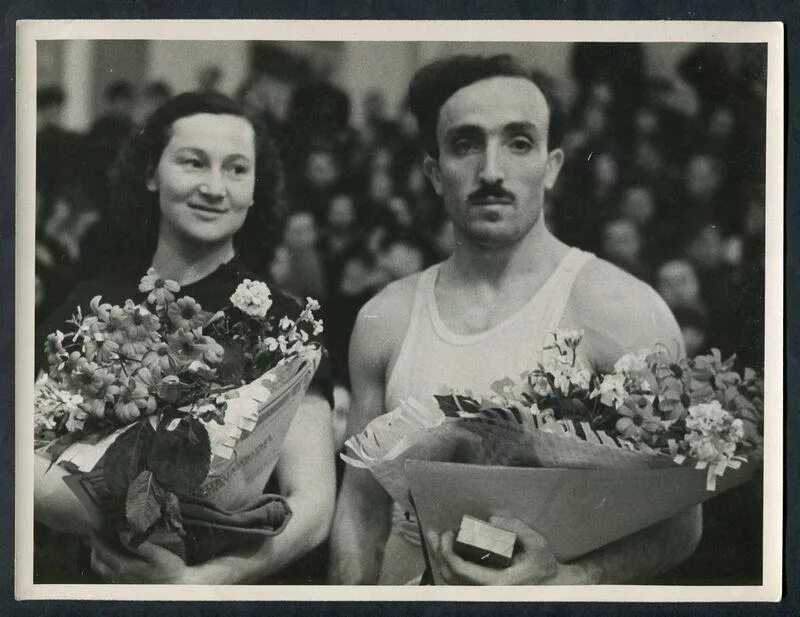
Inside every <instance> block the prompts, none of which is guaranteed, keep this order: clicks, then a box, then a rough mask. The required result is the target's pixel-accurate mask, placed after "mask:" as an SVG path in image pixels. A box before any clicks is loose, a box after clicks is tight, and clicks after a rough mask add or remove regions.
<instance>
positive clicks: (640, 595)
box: [15, 21, 784, 601]
mask: <svg viewBox="0 0 800 617" xmlns="http://www.w3.org/2000/svg"><path fill="white" fill-rule="evenodd" d="M337 23H338V25H337ZM376 24H377V22H353V23H349V24H346V25H345V24H344V23H343V22H326V23H323V22H241V23H236V22H229V21H228V22H185V23H180V22H169V23H156V22H91V21H77V22H69V23H67V22H57V21H50V22H47V21H42V22H38V23H37V22H35V21H29V22H20V23H19V24H18V27H17V33H18V34H17V36H18V38H17V46H18V47H17V50H18V66H17V82H18V91H17V110H18V117H17V169H18V189H17V205H16V214H17V300H16V302H17V316H18V322H17V334H16V340H17V371H16V379H17V385H16V388H17V400H16V405H17V409H16V447H17V449H16V457H17V459H16V460H17V465H16V468H17V471H16V474H17V475H16V491H17V493H16V494H17V498H16V522H15V527H16V554H17V561H16V594H17V597H18V598H39V599H44V598H70V599H73V598H75V599H78V598H87V599H89V598H104V599H140V598H141V599H144V598H146V599H170V598H175V597H178V596H176V595H175V594H180V597H182V598H186V599H188V598H192V599H209V598H212V597H213V598H214V599H300V598H302V599H348V598H357V597H364V595H363V594H368V596H369V597H370V598H376V599H377V598H383V599H397V600H400V599H438V600H473V601H474V600H488V599H501V598H502V599H504V600H513V599H517V600H527V601H531V600H560V599H562V600H563V599H576V598H577V596H575V595H574V591H573V589H575V588H574V587H572V586H579V588H580V596H579V597H580V598H585V599H587V600H589V599H591V600H608V599H617V600H619V599H631V598H635V599H637V600H644V601H650V600H653V601H655V600H660V601H664V600H667V601H673V600H676V599H680V600H681V601H693V600H705V601H713V600H727V601H730V600H762V601H764V600H771V601H776V600H778V599H779V598H780V595H781V536H782V525H783V521H782V506H781V499H782V490H783V488H782V482H783V479H782V478H783V475H782V474H783V472H782V465H783V463H782V457H783V447H782V430H783V429H782V426H783V419H782V404H783V403H782V398H783V360H782V355H783V343H782V340H783V325H782V324H783V321H782V320H783V282H782V269H783V261H782V260H783V245H782V234H783V188H782V183H783V145H782V139H783V137H782V132H783V105H784V103H783V48H782V46H783V30H782V26H781V24H775V23H738V24H733V23H722V22H683V23H681V22H672V23H667V22H652V23H645V22H583V23H578V22H563V24H562V25H561V27H556V22H515V23H508V22H484V27H483V28H481V30H480V32H477V31H476V29H475V28H471V27H470V23H469V22H405V23H400V22H384V23H381V24H380V25H379V26H377V25H376ZM210 37H214V38H210ZM367 586H370V587H367ZM498 586H502V587H503V590H502V593H499V592H500V590H497V589H491V588H493V587H494V588H496V587H498ZM453 587H454V588H455V589H451V588H453ZM487 587H488V589H487ZM359 594H361V595H359Z"/></svg>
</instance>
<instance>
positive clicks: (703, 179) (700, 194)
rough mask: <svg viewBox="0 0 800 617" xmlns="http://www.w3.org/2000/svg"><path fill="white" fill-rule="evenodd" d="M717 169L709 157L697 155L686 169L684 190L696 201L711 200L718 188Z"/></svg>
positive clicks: (718, 177)
mask: <svg viewBox="0 0 800 617" xmlns="http://www.w3.org/2000/svg"><path fill="white" fill-rule="evenodd" d="M720 180H721V179H720V175H719V167H718V165H717V164H716V161H715V160H714V159H713V158H711V157H710V156H705V155H698V156H694V157H692V158H691V159H690V161H689V164H688V165H687V167H686V188H687V190H688V191H689V194H690V195H691V196H692V197H695V198H696V199H701V200H705V199H711V198H712V197H714V194H715V193H716V191H717V189H718V188H719V186H720Z"/></svg>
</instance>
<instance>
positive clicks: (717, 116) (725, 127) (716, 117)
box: [708, 107, 734, 139]
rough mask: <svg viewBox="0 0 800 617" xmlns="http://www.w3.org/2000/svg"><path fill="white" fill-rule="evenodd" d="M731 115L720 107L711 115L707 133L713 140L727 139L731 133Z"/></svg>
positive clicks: (728, 110)
mask: <svg viewBox="0 0 800 617" xmlns="http://www.w3.org/2000/svg"><path fill="white" fill-rule="evenodd" d="M733 125H734V118H733V113H732V112H731V110H730V109H728V108H727V107H720V108H719V109H717V110H715V111H714V113H713V114H711V118H710V119H709V121H708V132H709V134H710V135H711V136H712V137H714V138H715V139H727V138H728V137H730V136H731V134H732V133H733Z"/></svg>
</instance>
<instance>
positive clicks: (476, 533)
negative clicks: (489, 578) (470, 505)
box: [453, 514, 517, 568]
mask: <svg viewBox="0 0 800 617" xmlns="http://www.w3.org/2000/svg"><path fill="white" fill-rule="evenodd" d="M516 541H517V534H515V533H514V532H513V531H507V530H505V529H500V528H499V527H495V526H494V525H491V524H490V523H487V522H486V521H482V520H480V519H477V518H475V517H473V516H469V515H468V514H465V515H464V517H463V518H462V519H461V526H460V527H459V529H458V535H457V536H456V540H455V542H454V544H453V550H454V551H455V552H456V554H458V555H460V556H461V557H463V558H464V559H468V560H469V561H473V562H475V563H478V564H480V565H489V566H496V567H500V568H506V567H508V566H509V565H511V558H512V557H513V555H514V543H515V542H516Z"/></svg>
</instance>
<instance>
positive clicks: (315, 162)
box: [306, 150, 339, 188]
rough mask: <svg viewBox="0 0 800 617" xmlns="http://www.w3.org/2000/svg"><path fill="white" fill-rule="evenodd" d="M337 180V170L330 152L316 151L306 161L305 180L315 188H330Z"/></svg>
mask: <svg viewBox="0 0 800 617" xmlns="http://www.w3.org/2000/svg"><path fill="white" fill-rule="evenodd" d="M338 178H339V169H338V167H337V165H336V161H335V160H334V158H333V155H332V154H331V153H330V152H326V151H324V150H318V151H315V152H312V153H311V154H309V155H308V158H307V159H306V179H307V180H308V181H309V182H310V183H311V184H312V185H314V186H315V187H317V188H326V187H329V186H331V185H332V184H333V183H335V182H336V180H337V179H338Z"/></svg>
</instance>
